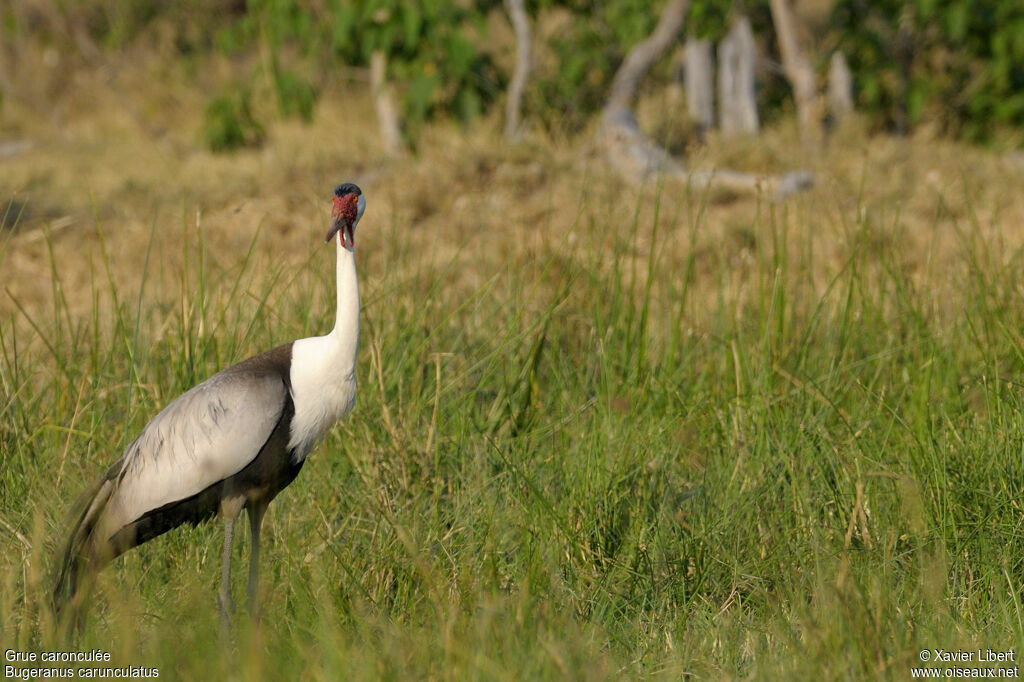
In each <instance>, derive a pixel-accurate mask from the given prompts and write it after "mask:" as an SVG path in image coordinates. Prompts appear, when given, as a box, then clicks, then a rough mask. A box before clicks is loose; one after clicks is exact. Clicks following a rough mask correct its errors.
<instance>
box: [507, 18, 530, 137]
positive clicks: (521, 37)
mask: <svg viewBox="0 0 1024 682" xmlns="http://www.w3.org/2000/svg"><path fill="white" fill-rule="evenodd" d="M505 9H506V11H507V12H508V17H509V20H510V21H511V22H512V29H513V30H514V31H515V34H516V68H515V71H513V72H512V81H511V82H510V83H509V84H508V101H507V102H506V103H505V137H516V136H518V134H519V124H520V116H519V112H520V109H521V107H522V101H523V91H524V90H525V89H526V79H527V77H528V76H529V75H530V63H531V61H532V60H531V56H530V40H531V38H530V19H529V17H527V15H526V8H525V7H524V6H523V0H505Z"/></svg>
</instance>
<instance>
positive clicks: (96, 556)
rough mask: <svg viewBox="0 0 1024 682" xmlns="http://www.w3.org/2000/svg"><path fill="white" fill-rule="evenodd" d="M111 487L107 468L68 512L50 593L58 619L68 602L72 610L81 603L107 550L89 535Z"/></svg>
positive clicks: (105, 502)
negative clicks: (64, 538)
mask: <svg viewBox="0 0 1024 682" xmlns="http://www.w3.org/2000/svg"><path fill="white" fill-rule="evenodd" d="M113 491H114V481H113V480H112V479H111V476H110V472H107V475H104V476H102V477H100V479H99V480H97V481H96V482H95V483H93V484H92V485H91V486H89V488H88V489H87V490H86V491H85V492H83V493H82V494H81V495H80V496H79V498H78V499H77V500H76V501H75V504H74V505H73V506H72V507H71V511H70V512H68V517H67V521H66V523H65V527H66V528H67V529H68V535H67V539H66V540H65V541H64V545H63V546H62V548H61V551H60V554H59V555H58V558H57V564H56V578H55V580H54V586H53V594H52V600H53V612H54V614H55V616H56V617H57V619H58V620H60V619H61V615H62V613H63V612H64V610H65V609H66V608H67V607H68V606H71V607H72V611H76V610H77V609H78V608H79V607H80V606H82V604H83V603H84V601H85V597H86V594H87V593H88V589H87V586H88V584H89V582H90V581H91V580H90V579H91V577H92V574H94V573H95V572H96V571H98V570H99V569H100V568H101V567H102V566H103V563H104V562H103V557H104V555H105V554H106V555H109V554H110V552H109V551H105V549H106V548H105V547H104V546H103V545H102V544H99V545H98V544H97V542H96V540H95V539H94V538H93V537H92V535H93V530H94V529H95V527H96V522H97V520H98V519H99V517H100V515H101V514H102V513H103V510H104V508H105V507H106V506H107V502H108V501H109V500H110V495H111V493H112V492H113Z"/></svg>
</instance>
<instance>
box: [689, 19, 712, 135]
mask: <svg viewBox="0 0 1024 682" xmlns="http://www.w3.org/2000/svg"><path fill="white" fill-rule="evenodd" d="M684 50H685V53H686V62H685V65H684V68H685V69H686V75H685V76H684V77H683V79H684V80H685V82H686V106H687V109H688V110H689V113H690V119H691V120H692V121H693V122H694V123H696V124H697V129H698V130H699V131H700V133H701V134H703V133H704V131H705V130H707V129H708V128H710V127H711V126H713V125H714V124H715V101H714V86H713V83H714V69H715V67H714V64H713V63H712V59H711V41H710V40H697V39H696V38H690V39H689V40H687V41H686V47H685V48H684Z"/></svg>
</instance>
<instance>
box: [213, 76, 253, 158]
mask: <svg viewBox="0 0 1024 682" xmlns="http://www.w3.org/2000/svg"><path fill="white" fill-rule="evenodd" d="M251 99H252V97H251V95H250V93H249V90H248V89H247V88H238V89H236V90H235V91H234V92H230V93H227V94H224V95H218V96H217V97H214V98H213V99H211V100H210V102H209V104H207V105H206V114H205V123H204V126H203V137H204V139H205V141H206V146H207V147H209V148H210V149H211V150H212V151H215V152H229V151H234V150H236V149H240V148H242V147H258V146H259V145H260V144H262V143H263V139H264V137H265V132H264V129H263V126H262V125H261V124H260V122H259V121H257V120H256V117H255V116H254V115H253V113H252V103H251Z"/></svg>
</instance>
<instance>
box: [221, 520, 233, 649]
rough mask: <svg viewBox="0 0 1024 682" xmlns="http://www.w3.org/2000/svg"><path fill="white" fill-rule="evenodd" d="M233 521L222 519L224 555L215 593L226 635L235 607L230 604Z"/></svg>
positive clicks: (222, 628) (222, 627)
mask: <svg viewBox="0 0 1024 682" xmlns="http://www.w3.org/2000/svg"><path fill="white" fill-rule="evenodd" d="M234 530H235V519H234V518H232V517H228V518H226V519H224V554H223V555H222V560H223V568H222V569H221V574H220V590H219V591H218V592H217V605H218V606H220V627H221V630H223V631H224V633H225V634H227V631H228V628H229V627H230V625H231V611H232V610H234V608H235V606H234V604H232V603H231V541H232V538H233V536H234Z"/></svg>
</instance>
